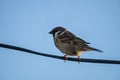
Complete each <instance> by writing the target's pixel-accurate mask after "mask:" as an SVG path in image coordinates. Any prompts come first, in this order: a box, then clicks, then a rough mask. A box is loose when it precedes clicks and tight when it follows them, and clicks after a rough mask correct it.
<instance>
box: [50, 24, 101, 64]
mask: <svg viewBox="0 0 120 80" xmlns="http://www.w3.org/2000/svg"><path fill="white" fill-rule="evenodd" d="M49 33H50V34H52V35H53V38H54V42H55V46H56V47H57V48H58V49H59V50H60V51H61V52H63V53H64V54H65V55H64V59H65V60H66V59H67V56H68V55H69V56H78V61H79V62H80V55H81V53H82V52H84V51H92V50H93V51H98V52H102V51H101V50H99V49H96V48H93V47H90V46H88V44H90V43H88V42H86V41H84V40H83V39H81V38H78V37H77V36H75V35H74V34H73V33H71V32H69V31H67V30H66V29H65V28H63V27H61V26H58V27H56V28H54V29H53V30H52V31H50V32H49Z"/></svg>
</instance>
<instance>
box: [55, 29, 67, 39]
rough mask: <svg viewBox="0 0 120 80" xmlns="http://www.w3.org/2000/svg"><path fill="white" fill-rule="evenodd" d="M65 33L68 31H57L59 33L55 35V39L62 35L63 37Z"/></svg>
mask: <svg viewBox="0 0 120 80" xmlns="http://www.w3.org/2000/svg"><path fill="white" fill-rule="evenodd" d="M65 32H66V30H65V31H63V32H61V31H60V30H59V31H57V32H56V33H55V38H57V37H58V36H60V35H63V34H64V33H65Z"/></svg>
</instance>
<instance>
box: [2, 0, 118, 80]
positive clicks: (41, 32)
mask: <svg viewBox="0 0 120 80" xmlns="http://www.w3.org/2000/svg"><path fill="white" fill-rule="evenodd" d="M59 25H60V26H63V27H65V28H67V29H68V30H69V31H71V32H73V33H74V34H76V35H77V36H79V37H80V38H82V39H84V40H86V41H87V42H90V43H91V44H90V46H92V47H95V48H98V49H101V50H103V51H104V52H103V53H98V52H94V51H91V52H85V53H84V54H83V55H82V56H81V58H92V59H110V60H120V0H0V43H6V44H11V45H15V46H20V47H24V48H27V49H31V50H35V51H39V52H43V53H49V54H55V55H60V56H63V54H62V53H61V52H60V51H59V50H58V49H57V48H56V47H55V46H54V43H53V38H52V36H51V35H50V34H48V32H49V31H50V30H51V29H53V28H54V27H56V26H59ZM119 79H120V65H108V64H93V63H82V62H81V64H78V63H77V62H70V61H67V63H65V62H64V61H62V60H57V59H52V58H48V57H43V56H38V55H33V54H29V53H25V52H20V51H15V50H8V49H4V48H0V80H119Z"/></svg>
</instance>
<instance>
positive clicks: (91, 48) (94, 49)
mask: <svg viewBox="0 0 120 80" xmlns="http://www.w3.org/2000/svg"><path fill="white" fill-rule="evenodd" d="M89 49H90V50H93V51H98V52H103V51H102V50H99V49H96V48H93V47H89Z"/></svg>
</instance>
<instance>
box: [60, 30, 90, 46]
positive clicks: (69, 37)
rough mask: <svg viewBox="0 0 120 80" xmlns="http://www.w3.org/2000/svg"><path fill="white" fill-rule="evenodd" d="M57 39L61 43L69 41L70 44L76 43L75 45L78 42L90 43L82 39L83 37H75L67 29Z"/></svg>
mask: <svg viewBox="0 0 120 80" xmlns="http://www.w3.org/2000/svg"><path fill="white" fill-rule="evenodd" d="M59 39H60V40H61V42H63V43H71V44H76V45H78V44H90V43H88V42H86V41H84V40H83V39H81V38H78V37H76V36H75V35H74V34H72V33H71V32H69V31H66V32H65V33H64V34H63V35H60V36H59Z"/></svg>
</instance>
